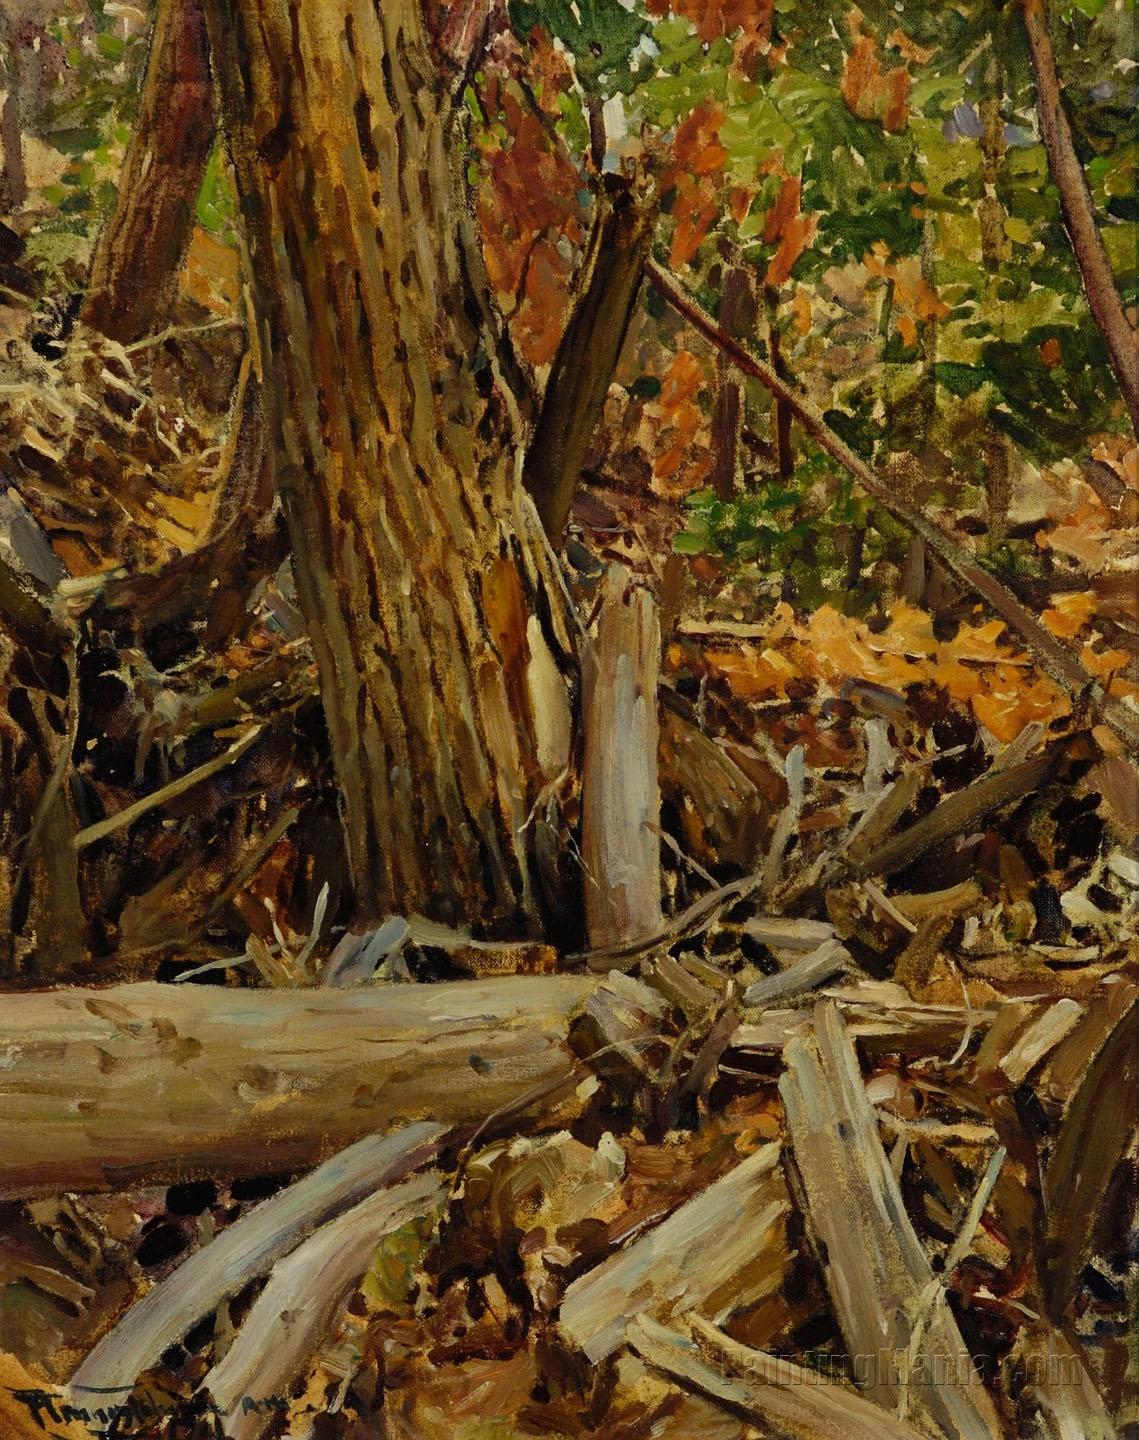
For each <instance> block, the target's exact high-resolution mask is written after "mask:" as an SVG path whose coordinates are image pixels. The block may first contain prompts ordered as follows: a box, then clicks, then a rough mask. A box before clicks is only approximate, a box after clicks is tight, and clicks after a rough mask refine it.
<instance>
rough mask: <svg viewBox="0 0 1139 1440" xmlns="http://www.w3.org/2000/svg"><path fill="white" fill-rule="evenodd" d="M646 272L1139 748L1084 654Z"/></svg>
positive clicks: (668, 285) (663, 274)
mask: <svg viewBox="0 0 1139 1440" xmlns="http://www.w3.org/2000/svg"><path fill="white" fill-rule="evenodd" d="M645 273H646V277H647V279H648V280H649V281H650V283H651V284H652V285H653V287H654V288H655V289H656V290H657V291H658V292H659V293H660V294H661V295H663V296H664V298H665V299H666V300H667V301H668V302H669V303H670V304H671V305H672V306H673V307H674V308H675V309H676V310H677V312H678V313H679V314H681V315H683V316H684V318H685V319H686V320H687V321H688V322H689V323H690V324H691V325H692V326H693V328H694V329H696V330H698V331H699V332H700V334H701V335H703V336H704V337H705V339H707V340H709V341H710V342H711V343H712V344H713V345H715V346H716V347H717V348H718V349H720V350H722V351H723V352H724V353H725V354H727V355H729V356H730V357H731V359H732V360H733V361H734V362H735V364H736V365H738V366H739V368H740V369H741V370H742V371H743V372H744V374H745V375H751V376H752V377H753V378H754V379H756V380H758V381H759V382H760V384H761V385H763V386H765V387H766V388H767V389H768V390H770V391H771V393H772V394H773V395H775V396H777V397H778V398H780V399H782V400H784V401H785V402H786V404H787V406H788V408H789V409H790V410H791V411H792V412H793V414H794V415H795V418H796V419H797V420H798V421H799V423H800V425H802V427H803V429H804V430H805V431H806V433H807V434H808V435H810V437H811V438H812V439H813V440H815V441H816V442H817V443H818V444H819V445H820V446H821V447H822V449H824V450H825V451H826V452H827V454H828V455H830V456H831V457H832V458H833V459H835V460H837V461H838V463H839V464H840V465H842V466H843V468H844V469H846V470H847V471H848V472H849V473H850V474H851V475H853V476H854V478H855V479H856V480H857V481H858V483H859V484H860V485H861V486H862V488H863V489H864V490H865V491H866V493H867V494H868V495H869V496H870V497H871V499H873V500H874V501H875V502H876V503H877V504H878V505H881V507H882V509H883V510H885V511H886V513H887V514H889V515H891V516H893V518H894V519H895V520H897V521H898V522H899V523H900V524H902V525H904V526H905V527H906V528H907V529H908V530H910V531H911V532H912V533H913V534H915V535H919V536H920V537H921V539H922V540H924V541H925V543H926V545H927V546H928V547H929V549H930V551H931V552H932V553H933V554H934V555H935V556H936V557H937V559H938V560H939V561H940V562H941V563H942V564H943V565H944V566H945V568H946V569H947V570H949V571H950V572H951V573H952V574H953V575H954V576H956V578H957V579H958V580H960V581H961V582H962V583H963V584H964V585H967V586H968V587H969V588H970V589H971V590H973V591H975V592H976V593H977V594H978V595H980V596H981V598H982V599H983V600H985V601H986V602H987V603H988V604H989V605H990V606H991V608H992V609H993V611H994V612H995V613H996V614H997V615H999V616H1000V617H1001V619H1002V620H1004V621H1005V622H1006V623H1007V624H1008V625H1009V626H1011V627H1012V629H1013V630H1015V631H1016V633H1017V634H1018V635H1019V636H1020V638H1021V639H1022V640H1023V641H1024V643H1025V645H1027V646H1028V648H1029V650H1030V651H1031V652H1032V654H1033V655H1034V656H1035V657H1036V659H1037V660H1038V661H1039V662H1040V665H1041V666H1042V668H1043V669H1044V670H1046V671H1047V673H1048V674H1049V675H1051V676H1052V678H1053V679H1054V680H1056V681H1058V682H1059V683H1060V684H1061V685H1064V686H1065V687H1066V688H1067V689H1069V690H1071V691H1073V692H1074V693H1076V694H1080V695H1086V696H1087V698H1088V702H1089V704H1090V705H1091V707H1092V708H1093V709H1094V710H1095V711H1096V712H1097V713H1098V714H1099V715H1101V716H1102V717H1103V720H1104V723H1105V724H1107V725H1109V726H1110V727H1111V728H1112V730H1114V731H1115V733H1116V734H1117V735H1118V736H1119V738H1120V739H1121V740H1123V741H1124V743H1125V744H1127V745H1128V746H1129V747H1131V748H1132V749H1135V750H1139V719H1137V718H1136V717H1135V715H1134V714H1133V713H1132V712H1131V711H1130V710H1129V709H1127V707H1126V706H1124V705H1123V704H1122V703H1121V702H1120V701H1119V700H1118V699H1116V698H1115V697H1114V696H1112V695H1109V694H1108V692H1107V690H1106V689H1105V687H1104V686H1103V684H1102V683H1101V682H1100V681H1099V680H1097V679H1096V677H1095V676H1094V675H1093V674H1092V673H1091V671H1090V670H1088V668H1087V667H1086V666H1085V665H1084V663H1083V661H1082V660H1080V659H1079V658H1078V656H1076V655H1074V654H1073V653H1072V651H1070V650H1069V649H1067V647H1066V646H1064V645H1063V644H1061V642H1060V641H1058V640H1057V639H1056V638H1055V637H1054V636H1053V635H1051V634H1050V633H1049V632H1048V630H1046V629H1045V627H1044V626H1043V625H1042V624H1041V623H1040V621H1039V620H1038V619H1037V618H1036V616H1035V615H1034V614H1033V613H1032V612H1031V611H1030V610H1029V609H1028V607H1027V606H1026V605H1024V604H1023V603H1022V602H1021V601H1020V600H1018V599H1017V597H1016V596H1015V595H1014V594H1013V593H1012V591H1011V590H1009V589H1007V587H1006V586H1004V585H1002V584H1001V582H1000V581H999V580H997V579H996V577H995V576H993V575H990V574H989V572H988V571H987V570H985V569H984V568H983V567H982V566H981V565H979V564H978V563H977V562H976V560H974V559H973V557H972V556H971V555H970V554H969V553H968V552H967V551H966V550H964V549H963V548H962V547H961V546H960V545H959V544H958V543H957V541H956V540H954V539H952V538H951V537H950V536H949V535H947V534H946V533H945V532H944V531H943V530H941V529H940V528H939V527H938V526H937V525H935V524H934V523H933V521H932V520H930V519H929V518H928V517H927V516H925V515H923V514H921V513H920V511H918V510H916V509H914V508H913V507H912V506H911V505H909V504H907V503H906V501H905V500H904V499H901V498H900V497H899V495H898V494H897V491H896V488H895V487H892V486H890V485H889V484H887V483H886V482H885V481H884V480H882V479H880V478H879V477H878V476H877V475H875V473H874V471H873V470H871V468H870V466H869V465H867V464H866V462H865V461H864V460H863V459H861V457H860V456H859V455H857V454H856V453H855V451H853V450H852V449H851V448H850V446H849V445H848V444H847V443H846V441H845V440H843V439H842V438H841V437H840V436H839V435H837V434H836V433H835V432H834V430H832V429H831V427H830V426H829V425H828V424H827V422H826V420H825V419H824V417H823V415H822V413H821V412H820V411H819V410H818V409H817V408H816V407H815V405H814V404H813V403H812V402H811V401H810V400H808V399H807V398H806V397H805V396H803V395H801V394H800V393H799V392H798V391H797V390H795V389H794V388H793V387H792V386H791V385H789V384H788V383H787V382H786V381H785V380H782V379H780V377H779V376H778V375H776V373H775V371H774V370H773V369H772V368H771V367H770V366H769V365H765V364H764V363H763V361H761V360H757V359H756V358H755V356H754V355H752V354H751V352H750V351H749V350H747V349H745V348H744V346H743V345H741V344H740V343H739V341H738V340H735V339H733V338H732V337H731V336H730V335H727V334H725V332H724V331H723V330H722V329H721V328H720V327H719V326H718V325H717V324H716V322H715V320H713V319H712V317H711V316H710V315H708V314H707V313H706V312H705V311H704V310H703V309H702V308H701V306H700V305H699V304H698V303H697V302H696V301H695V300H694V299H693V298H692V296H691V295H689V294H687V293H686V292H685V290H684V288H683V286H681V285H680V284H679V282H678V281H677V280H676V279H675V278H674V277H673V276H671V275H669V274H668V272H667V271H665V270H662V269H661V267H660V266H659V265H657V264H655V262H653V261H650V262H649V263H648V265H647V266H646V270H645Z"/></svg>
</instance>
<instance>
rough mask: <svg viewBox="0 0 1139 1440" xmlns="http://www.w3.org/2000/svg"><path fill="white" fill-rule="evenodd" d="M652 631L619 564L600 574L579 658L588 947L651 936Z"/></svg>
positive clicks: (654, 891) (639, 595)
mask: <svg viewBox="0 0 1139 1440" xmlns="http://www.w3.org/2000/svg"><path fill="white" fill-rule="evenodd" d="M659 672H660V625H659V622H658V620H657V613H656V604H655V602H654V600H653V598H652V596H651V595H650V594H649V592H648V591H647V590H645V589H644V588H642V587H641V586H636V585H632V584H631V583H630V580H629V575H628V573H627V571H626V570H625V569H624V567H623V566H621V565H612V566H610V568H609V572H608V574H607V575H606V577H605V582H604V586H603V591H602V602H601V615H600V619H599V621H598V626H597V640H596V643H595V645H594V646H593V648H592V651H591V652H587V654H586V656H585V657H584V658H583V664H582V678H583V688H584V714H585V762H584V767H583V773H582V822H581V832H582V839H581V848H582V854H583V857H584V861H585V878H584V884H585V917H586V928H587V930H588V933H589V943H590V946H591V947H592V948H594V949H597V948H599V947H603V946H607V945H614V944H619V943H621V942H622V941H628V940H636V939H637V938H638V937H639V936H641V935H651V934H653V933H655V932H656V931H657V930H659V929H660V926H661V908H660V839H659V835H660V790H659V786H658V781H657V751H658V746H659V736H660V725H659V721H658V717H657V680H658V676H659Z"/></svg>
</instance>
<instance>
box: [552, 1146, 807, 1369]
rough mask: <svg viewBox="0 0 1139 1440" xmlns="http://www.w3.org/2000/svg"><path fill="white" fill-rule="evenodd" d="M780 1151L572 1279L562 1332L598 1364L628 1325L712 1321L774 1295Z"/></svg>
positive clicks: (778, 1265)
mask: <svg viewBox="0 0 1139 1440" xmlns="http://www.w3.org/2000/svg"><path fill="white" fill-rule="evenodd" d="M779 1153H780V1147H779V1146H778V1145H777V1144H772V1145H765V1146H763V1148H762V1149H760V1150H757V1151H756V1152H755V1154H754V1155H750V1156H748V1158H747V1159H746V1160H744V1161H743V1162H742V1163H741V1164H739V1165H737V1166H736V1167H735V1169H734V1170H730V1171H729V1172H728V1174H727V1175H724V1176H723V1177H722V1178H721V1179H719V1180H717V1181H716V1182H715V1183H714V1184H713V1185H710V1186H709V1187H708V1188H707V1190H704V1191H703V1192H702V1193H701V1194H699V1195H697V1196H695V1197H694V1198H693V1199H691V1200H689V1201H688V1203H687V1204H685V1205H682V1206H681V1207H680V1209H679V1210H676V1211H674V1212H673V1213H672V1214H671V1215H670V1216H669V1217H668V1219H667V1220H665V1221H663V1222H662V1223H661V1224H660V1225H658V1226H657V1227H656V1228H655V1229H654V1230H650V1231H649V1233H648V1234H647V1235H643V1236H642V1237H641V1238H640V1239H639V1240H637V1241H635V1242H634V1243H633V1244H632V1245H630V1246H629V1247H628V1249H627V1250H622V1251H619V1252H618V1253H617V1254H616V1255H612V1256H610V1258H609V1259H608V1260H606V1261H604V1262H603V1263H602V1264H601V1265H599V1266H597V1268H596V1269H595V1270H591V1271H590V1272H589V1273H588V1274H587V1275H583V1276H582V1277H581V1279H580V1280H575V1281H574V1283H573V1284H572V1285H571V1286H570V1287H569V1289H568V1290H567V1291H566V1293H565V1298H564V1299H563V1300H562V1307H561V1329H562V1331H563V1333H564V1334H565V1335H566V1337H567V1338H568V1339H569V1340H570V1341H571V1342H572V1343H573V1344H574V1345H576V1346H578V1347H579V1348H580V1349H581V1350H583V1351H584V1352H585V1354H586V1356H587V1357H588V1358H589V1359H590V1360H591V1361H593V1363H594V1364H596V1363H597V1362H598V1361H600V1360H603V1359H604V1358H605V1357H606V1356H607V1355H611V1354H612V1353H613V1352H614V1351H615V1350H616V1349H617V1348H618V1347H619V1346H620V1345H622V1344H623V1343H624V1336H625V1323H626V1319H627V1317H629V1316H630V1315H635V1314H637V1313H638V1312H639V1311H641V1310H642V1309H643V1310H646V1311H647V1312H648V1313H649V1314H651V1315H655V1316H656V1317H658V1318H666V1319H667V1318H669V1317H670V1316H674V1315H681V1314H683V1313H684V1312H685V1311H687V1310H692V1309H695V1308H697V1307H700V1308H701V1309H704V1308H707V1309H710V1310H711V1311H712V1312H713V1313H716V1312H717V1311H719V1310H721V1309H724V1310H729V1311H730V1310H731V1309H733V1308H734V1307H735V1306H737V1305H745V1304H748V1303H750V1302H752V1301H754V1300H756V1299H758V1298H759V1297H760V1296H761V1295H763V1294H765V1293H770V1292H771V1291H773V1290H776V1289H778V1287H779V1285H780V1283H781V1281H782V1278H783V1272H784V1268H785V1264H786V1259H787V1256H786V1248H785V1240H784V1236H783V1226H782V1223H781V1221H782V1219H783V1216H784V1214H785V1212H786V1210H787V1208H788V1202H787V1192H786V1187H785V1185H784V1182H783V1175H782V1172H781V1170H780V1169H779Z"/></svg>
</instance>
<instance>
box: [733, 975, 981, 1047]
mask: <svg viewBox="0 0 1139 1440" xmlns="http://www.w3.org/2000/svg"><path fill="white" fill-rule="evenodd" d="M884 988H888V989H889V992H890V993H888V994H883V993H882V992H883V989H884ZM822 994H823V997H824V998H826V999H828V1000H833V1001H834V1002H835V1004H836V1005H838V1007H839V1009H840V1011H841V1013H842V1016H843V1019H844V1020H845V1021H846V1024H847V1027H848V1030H849V1033H850V1035H851V1037H852V1038H853V1039H855V1040H857V1041H858V1043H859V1045H860V1047H861V1048H862V1049H863V1050H865V1051H866V1053H867V1054H869V1055H882V1054H887V1053H891V1052H899V1053H903V1054H907V1055H948V1054H951V1053H953V1052H955V1051H956V1050H957V1049H958V1048H959V1047H960V1046H961V1045H962V1044H963V1043H964V1042H966V1041H967V1040H968V1039H969V1037H970V1036H971V1035H972V1034H974V1033H978V1034H979V1033H983V1032H984V1031H985V1030H987V1029H988V1028H989V1026H990V1025H991V1024H992V1023H993V1020H994V1019H995V1017H996V1015H997V1014H998V1013H999V1012H998V1011H997V1010H995V1009H989V1008H976V1009H965V1008H963V1007H962V1006H960V1005H918V1004H915V1003H914V1002H913V1001H912V1000H910V999H909V997H908V996H907V995H906V994H905V992H904V991H902V990H901V989H900V987H897V986H891V987H882V986H879V985H877V984H875V983H873V982H870V981H862V982H860V983H859V984H855V985H844V986H840V987H837V988H835V989H833V990H830V989H827V990H824V991H823V992H822ZM810 1029H811V1018H810V1015H809V1013H807V1012H804V1011H803V1010H797V1009H790V1008H788V1009H786V1010H768V1011H767V1012H766V1013H765V1014H764V1016H763V1018H762V1019H761V1020H759V1021H758V1022H756V1023H754V1024H748V1025H741V1026H740V1027H739V1029H738V1030H737V1031H736V1032H735V1034H734V1035H733V1037H732V1046H733V1048H734V1049H737V1050H744V1051H749V1052H751V1053H753V1054H757V1055H778V1054H780V1053H782V1051H783V1049H784V1047H785V1046H786V1045H787V1044H788V1042H789V1041H791V1040H792V1039H795V1038H796V1037H802V1036H804V1035H806V1034H807V1033H809V1031H810Z"/></svg>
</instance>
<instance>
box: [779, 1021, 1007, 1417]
mask: <svg viewBox="0 0 1139 1440" xmlns="http://www.w3.org/2000/svg"><path fill="white" fill-rule="evenodd" d="M784 1058H785V1061H786V1066H787V1068H786V1071H785V1073H784V1075H783V1078H782V1079H781V1081H780V1085H779V1088H780V1092H781V1094H782V1096H783V1102H784V1105H785V1107H786V1112H787V1126H788V1130H789V1131H790V1135H791V1143H792V1146H793V1151H794V1163H795V1170H796V1172H797V1174H798V1177H799V1179H800V1181H801V1183H802V1189H803V1195H804V1199H805V1204H806V1209H807V1215H808V1219H809V1224H810V1228H811V1230H812V1232H813V1234H814V1237H815V1239H816V1241H817V1245H818V1249H819V1253H820V1258H821V1260H822V1267H823V1273H824V1275H825V1277H826V1282H827V1288H828V1290H829V1292H830V1297H831V1303H832V1305H833V1306H834V1311H835V1316H836V1318H837V1319H838V1322H839V1325H840V1326H841V1328H842V1333H843V1338H844V1340H845V1342H846V1347H847V1351H848V1353H849V1355H850V1356H851V1359H852V1363H853V1366H854V1370H855V1374H856V1376H857V1377H858V1379H859V1381H860V1383H861V1385H862V1388H863V1389H864V1391H865V1392H866V1394H867V1395H869V1396H870V1397H871V1398H872V1399H874V1400H876V1401H877V1402H878V1403H879V1404H881V1405H882V1406H884V1407H885V1408H886V1409H888V1410H891V1411H895V1410H897V1409H898V1407H899V1406H900V1405H906V1404H908V1407H909V1408H910V1410H911V1411H913V1412H916V1413H918V1414H921V1415H924V1416H927V1417H928V1418H929V1420H931V1421H932V1422H933V1424H934V1425H935V1426H936V1427H937V1428H938V1429H939V1430H940V1431H941V1433H942V1434H944V1435H946V1436H952V1437H964V1440H997V1437H998V1436H1000V1435H1001V1433H1002V1430H1001V1425H1000V1422H999V1420H998V1418H997V1413H996V1409H995V1407H994V1405H993V1402H992V1400H991V1399H990V1398H989V1395H988V1392H987V1391H986V1390H985V1388H984V1386H983V1384H982V1383H981V1379H980V1376H979V1375H978V1374H977V1372H976V1370H975V1369H974V1368H973V1361H972V1358H971V1357H970V1354H969V1349H968V1347H967V1346H966V1344H965V1341H964V1340H963V1339H962V1337H961V1332H960V1331H959V1330H958V1328H957V1322H956V1321H955V1320H954V1318H953V1315H952V1313H951V1312H950V1310H949V1306H948V1304H947V1302H946V1298H945V1292H944V1290H943V1289H942V1287H941V1285H940V1284H939V1283H935V1282H934V1276H933V1271H932V1269H931V1268H930V1263H929V1260H928V1258H927V1256H926V1253H925V1251H924V1250H923V1249H922V1246H921V1242H920V1241H919V1240H918V1237H917V1235H916V1234H915V1232H914V1229H913V1226H912V1224H911V1223H910V1219H909V1217H908V1216H907V1214H906V1210H905V1206H904V1204H903V1203H902V1196H901V1191H900V1190H899V1188H898V1182H897V1179H896V1177H895V1175H894V1172H893V1170H892V1169H891V1168H890V1163H889V1160H888V1159H887V1157H886V1154H885V1151H884V1150H883V1149H882V1144H881V1141H880V1140H879V1138H878V1131H877V1126H876V1123H875V1119H874V1112H873V1109H872V1108H871V1105H870V1102H869V1100H868V1099H867V1096H866V1088H865V1086H864V1084H863V1081H862V1075H861V1072H860V1071H859V1068H858V1060H857V1057H856V1056H855V1053H854V1047H853V1046H852V1044H851V1042H850V1039H849V1037H848V1036H847V1033H846V1028H845V1026H844V1024H843V1020H842V1016H841V1014H840V1012H839V1010H838V1007H837V1006H836V1005H835V1004H834V1003H833V1002H829V1001H824V1002H823V1003H821V1004H820V1005H819V1007H818V1009H817V1010H816V1012H815V1024H814V1029H813V1033H812V1034H811V1035H810V1036H809V1037H802V1038H799V1037H796V1038H794V1039H792V1040H791V1041H790V1042H789V1043H788V1045H787V1048H786V1051H785V1052H784Z"/></svg>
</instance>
